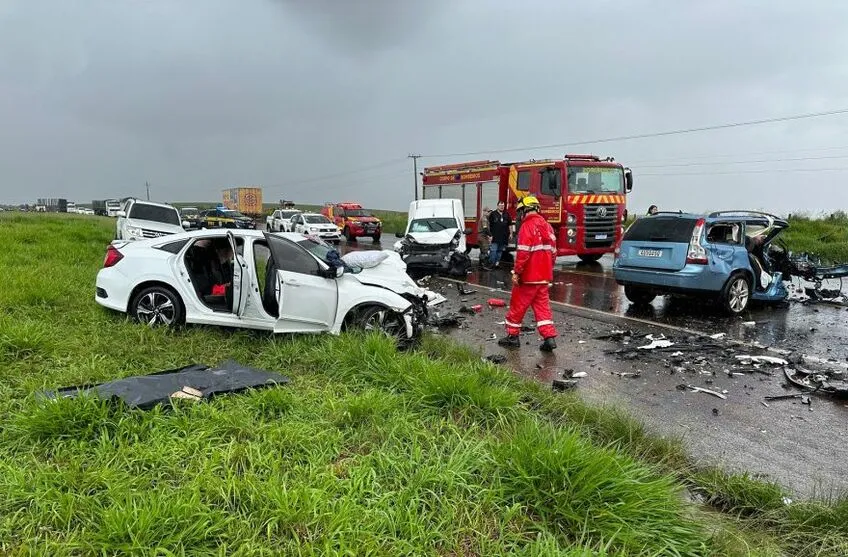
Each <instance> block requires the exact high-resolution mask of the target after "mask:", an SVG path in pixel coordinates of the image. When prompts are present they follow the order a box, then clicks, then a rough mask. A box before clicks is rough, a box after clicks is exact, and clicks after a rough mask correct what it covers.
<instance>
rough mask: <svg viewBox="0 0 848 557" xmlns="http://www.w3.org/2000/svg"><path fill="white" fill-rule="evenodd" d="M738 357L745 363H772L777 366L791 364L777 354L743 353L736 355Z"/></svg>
mask: <svg viewBox="0 0 848 557" xmlns="http://www.w3.org/2000/svg"><path fill="white" fill-rule="evenodd" d="M736 359H737V360H739V361H740V362H741V363H743V364H750V363H754V364H772V365H775V366H786V365H789V362H787V361H786V360H784V359H783V358H778V357H776V356H750V355H747V354H742V355H738V356H736Z"/></svg>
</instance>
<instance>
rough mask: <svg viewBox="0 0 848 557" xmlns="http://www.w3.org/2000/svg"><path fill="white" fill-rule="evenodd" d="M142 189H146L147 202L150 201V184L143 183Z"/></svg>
mask: <svg viewBox="0 0 848 557" xmlns="http://www.w3.org/2000/svg"><path fill="white" fill-rule="evenodd" d="M144 187H146V188H147V200H148V201H150V182H145V183H144Z"/></svg>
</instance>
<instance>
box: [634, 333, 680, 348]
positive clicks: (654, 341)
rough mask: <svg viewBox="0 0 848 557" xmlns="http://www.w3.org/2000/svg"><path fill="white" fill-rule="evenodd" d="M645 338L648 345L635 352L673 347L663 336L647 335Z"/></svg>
mask: <svg viewBox="0 0 848 557" xmlns="http://www.w3.org/2000/svg"><path fill="white" fill-rule="evenodd" d="M645 338H646V339H647V340H648V341H650V344H646V345H644V346H639V347H638V348H637V350H653V349H655V348H668V347H670V346H674V343H673V342H671V341H670V340H668V339H667V338H665V335H647V336H646V337H645Z"/></svg>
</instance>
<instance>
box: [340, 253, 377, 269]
mask: <svg viewBox="0 0 848 557" xmlns="http://www.w3.org/2000/svg"><path fill="white" fill-rule="evenodd" d="M388 257H389V253H388V252H385V251H376V250H369V251H352V252H350V253H346V254H345V255H343V256H342V261H344V262H345V263H347V264H348V265H350V266H351V267H361V268H363V269H370V268H372V267H376V266H377V265H379V264H380V263H382V262H383V261H385V260H386V259H388Z"/></svg>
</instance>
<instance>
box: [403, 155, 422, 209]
mask: <svg viewBox="0 0 848 557" xmlns="http://www.w3.org/2000/svg"><path fill="white" fill-rule="evenodd" d="M420 157H421V155H408V156H407V157H406V158H408V159H412V180H413V184H414V191H415V201H418V159H419V158H420Z"/></svg>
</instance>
